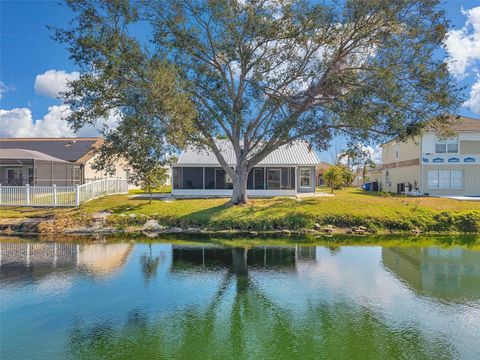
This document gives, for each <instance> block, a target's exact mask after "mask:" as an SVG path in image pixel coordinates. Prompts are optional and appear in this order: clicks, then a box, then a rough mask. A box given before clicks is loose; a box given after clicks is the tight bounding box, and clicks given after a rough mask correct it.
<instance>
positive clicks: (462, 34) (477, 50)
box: [445, 6, 480, 79]
mask: <svg viewBox="0 0 480 360" xmlns="http://www.w3.org/2000/svg"><path fill="white" fill-rule="evenodd" d="M462 14H463V15H465V16H466V17H467V20H466V22H465V25H464V26H463V27H462V28H461V29H459V30H455V29H452V30H450V31H449V32H448V35H447V39H446V41H445V46H446V48H447V53H448V66H449V69H450V71H451V73H452V74H453V75H454V76H456V77H457V78H459V79H461V78H464V77H465V76H467V75H468V71H469V69H470V68H471V67H472V66H473V67H478V66H476V64H475V63H476V62H477V61H479V60H480V6H478V7H475V8H472V9H470V10H463V9H462ZM470 70H472V69H470ZM473 70H474V71H475V70H478V69H473Z"/></svg>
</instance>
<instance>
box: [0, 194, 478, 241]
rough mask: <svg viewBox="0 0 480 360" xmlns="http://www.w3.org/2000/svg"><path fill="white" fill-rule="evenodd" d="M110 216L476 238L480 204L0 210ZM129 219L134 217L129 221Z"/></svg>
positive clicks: (102, 203)
mask: <svg viewBox="0 0 480 360" xmlns="http://www.w3.org/2000/svg"><path fill="white" fill-rule="evenodd" d="M98 211H111V212H112V216H110V218H109V221H110V222H111V223H112V224H113V225H115V226H120V227H125V226H133V225H142V224H143V223H144V222H145V221H146V220H147V219H157V220H158V221H159V222H160V223H162V224H165V225H168V226H180V227H184V228H186V227H191V226H195V227H197V226H198V227H207V228H211V229H240V230H255V231H259V230H273V229H284V228H288V229H292V230H297V229H303V228H312V227H313V225H314V223H315V222H318V223H320V224H332V225H334V226H337V227H351V226H359V225H363V226H367V227H368V228H369V229H370V230H372V231H374V230H384V229H388V230H396V231H397V230H399V231H408V230H410V229H414V228H419V229H420V230H424V231H430V232H442V231H447V232H454V231H460V232H480V202H468V201H457V200H452V199H442V198H433V197H405V196H382V195H381V194H375V193H367V192H364V191H361V190H357V189H346V190H341V191H336V192H335V196H334V197H316V198H305V199H302V200H297V199H291V198H271V199H251V200H250V201H249V204H248V205H245V206H232V205H230V204H229V201H228V199H183V200H173V201H170V202H165V201H161V200H154V201H152V203H151V204H149V201H148V200H143V199H142V200H139V199H132V198H129V197H128V196H127V195H114V196H108V197H103V198H100V199H96V200H93V201H90V202H88V203H85V204H83V205H82V206H81V207H80V208H79V209H55V210H52V209H27V208H15V209H8V208H7V209H6V211H4V209H2V215H1V216H0V217H4V218H9V217H39V216H42V214H45V215H46V216H55V215H56V216H74V217H76V218H78V219H84V218H89V217H91V214H93V213H95V212H98ZM130 214H135V216H134V217H130V216H129V215H130Z"/></svg>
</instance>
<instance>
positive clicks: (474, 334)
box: [0, 242, 480, 360]
mask: <svg viewBox="0 0 480 360" xmlns="http://www.w3.org/2000/svg"><path fill="white" fill-rule="evenodd" d="M0 256H1V262H0V265H1V267H0V272H1V285H2V286H1V288H0V290H1V291H2V303H3V304H2V323H1V326H0V331H1V332H0V336H1V338H2V342H1V347H2V348H1V353H0V355H2V358H9V359H25V358H39V359H49V360H50V359H64V358H71V359H161V358H169V359H170V358H178V359H197V358H198V359H204V358H205V359H207V358H208V359H212V358H214V359H215V358H218V359H220V358H221V359H224V358H232V359H237V358H238V359H245V358H252V359H253V358H264V359H282V358H285V359H295V358H302V359H306V358H307V359H308V358H312V359H313V358H315V359H317V358H336V359H351V358H359V359H363V358H364V359H388V358H414V359H429V358H438V359H451V358H472V357H474V355H475V354H476V351H477V349H476V348H477V345H476V344H478V341H480V333H479V332H478V322H479V321H480V290H479V287H480V252H475V251H470V250H467V249H457V248H452V249H440V248H434V247H432V248H386V247H384V248H382V247H338V246H336V247H331V248H327V247H323V246H300V245H292V246H271V245H268V244H265V245H260V246H252V247H238V246H237V247H227V246H219V245H215V244H212V243H193V242H191V243H185V242H182V243H176V242H166V243H148V244H142V243H137V244H135V245H132V244H130V243H110V244H108V243H102V244H60V243H58V244H54V243H28V242H20V243H18V242H17V243H6V242H3V243H1V244H0ZM58 273H61V274H62V276H63V278H65V279H68V281H69V283H70V287H69V288H68V290H67V291H65V292H63V293H62V294H52V293H51V292H50V293H48V292H47V293H39V292H35V291H32V289H34V288H35V286H36V285H38V284H39V283H42V282H45V281H46V279H48V278H51V275H56V274H58ZM55 279H56V281H58V278H55ZM98 279H102V281H97V280H98ZM5 300H6V301H5ZM32 319H35V321H32ZM53 319H55V321H54V323H53V324H52V321H53ZM25 339H29V346H28V347H25V346H22V344H23V343H24V341H25ZM47 344H48V345H47Z"/></svg>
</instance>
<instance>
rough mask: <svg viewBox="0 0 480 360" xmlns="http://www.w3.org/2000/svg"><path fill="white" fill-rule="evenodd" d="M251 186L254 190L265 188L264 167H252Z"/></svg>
mask: <svg viewBox="0 0 480 360" xmlns="http://www.w3.org/2000/svg"><path fill="white" fill-rule="evenodd" d="M253 188H254V189H256V190H263V189H265V169H264V168H255V169H253Z"/></svg>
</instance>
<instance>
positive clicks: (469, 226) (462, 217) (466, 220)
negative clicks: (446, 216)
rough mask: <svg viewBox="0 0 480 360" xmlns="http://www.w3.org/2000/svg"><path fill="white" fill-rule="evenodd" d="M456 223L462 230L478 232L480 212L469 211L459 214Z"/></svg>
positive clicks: (458, 228) (459, 229)
mask: <svg viewBox="0 0 480 360" xmlns="http://www.w3.org/2000/svg"><path fill="white" fill-rule="evenodd" d="M455 224H456V227H457V230H458V231H460V232H465V233H478V232H480V212H479V211H469V212H465V213H460V214H457V216H456V219H455Z"/></svg>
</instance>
